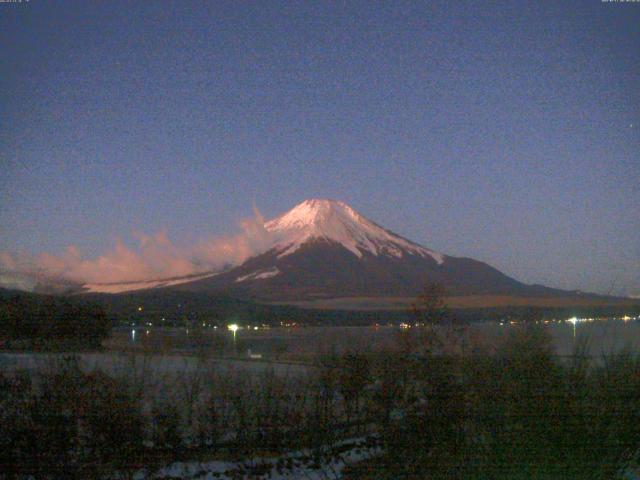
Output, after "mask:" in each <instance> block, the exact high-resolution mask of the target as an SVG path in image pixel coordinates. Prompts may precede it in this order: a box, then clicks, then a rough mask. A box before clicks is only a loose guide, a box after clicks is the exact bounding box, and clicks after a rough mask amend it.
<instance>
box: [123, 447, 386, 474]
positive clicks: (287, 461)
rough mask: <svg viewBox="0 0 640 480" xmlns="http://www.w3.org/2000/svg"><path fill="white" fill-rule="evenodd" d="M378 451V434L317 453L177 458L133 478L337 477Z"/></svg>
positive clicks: (379, 449) (300, 452)
mask: <svg viewBox="0 0 640 480" xmlns="http://www.w3.org/2000/svg"><path fill="white" fill-rule="evenodd" d="M314 453H315V454H314ZM380 453H382V450H381V448H380V445H379V441H378V439H377V438H375V437H373V436H371V437H366V438H365V437H360V438H354V439H349V440H344V441H342V442H339V443H336V444H334V445H333V446H331V447H330V448H327V449H325V451H324V452H321V453H319V454H318V452H313V451H311V450H301V451H297V452H291V453H288V454H285V455H283V456H280V457H268V458H267V457H258V458H253V459H250V460H246V461H242V462H229V461H214V462H177V463H173V464H171V465H169V466H167V467H165V468H162V469H161V470H160V471H158V472H156V473H154V474H151V475H149V474H146V473H145V472H139V473H138V474H136V476H135V477H134V478H135V479H136V480H147V479H148V480H150V479H167V480H168V479H185V480H213V479H217V480H227V479H228V480H231V479H237V478H252V479H263V480H267V479H268V480H285V479H287V480H292V479H297V478H304V479H309V480H316V479H317V480H321V479H323V480H326V479H339V478H342V472H343V470H344V469H345V468H346V467H347V466H349V465H354V464H356V463H358V462H361V461H363V460H367V459H369V458H372V457H374V456H376V455H379V454H380Z"/></svg>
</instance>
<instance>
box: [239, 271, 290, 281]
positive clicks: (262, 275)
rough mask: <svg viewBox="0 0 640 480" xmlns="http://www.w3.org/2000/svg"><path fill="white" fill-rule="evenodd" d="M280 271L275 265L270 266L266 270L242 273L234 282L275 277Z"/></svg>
mask: <svg viewBox="0 0 640 480" xmlns="http://www.w3.org/2000/svg"><path fill="white" fill-rule="evenodd" d="M279 273H280V270H278V269H277V268H276V267H274V268H270V269H268V270H258V271H255V272H253V273H249V274H248V275H242V276H241V277H238V278H236V283H238V282H244V281H246V280H263V279H265V278H271V277H275V276H276V275H278V274H279Z"/></svg>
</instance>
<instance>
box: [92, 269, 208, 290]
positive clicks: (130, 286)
mask: <svg viewBox="0 0 640 480" xmlns="http://www.w3.org/2000/svg"><path fill="white" fill-rule="evenodd" d="M216 275H218V273H203V274H201V275H189V276H188V277H179V278H175V277H174V278H165V279H158V280H142V281H139V282H119V283H85V284H84V285H83V287H84V288H85V290H84V291H83V293H123V292H132V291H135V290H145V289H147V288H162V287H170V286H171V285H180V284H181V283H187V282H194V281H196V280H201V279H203V278H209V277H214V276H216Z"/></svg>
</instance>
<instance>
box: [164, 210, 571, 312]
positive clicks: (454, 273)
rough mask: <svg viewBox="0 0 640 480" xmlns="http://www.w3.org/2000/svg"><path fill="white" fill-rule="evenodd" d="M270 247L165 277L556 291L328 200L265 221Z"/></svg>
mask: <svg viewBox="0 0 640 480" xmlns="http://www.w3.org/2000/svg"><path fill="white" fill-rule="evenodd" d="M264 228H265V230H266V231H267V232H268V235H269V236H270V238H271V244H270V247H269V248H268V249H267V250H266V251H264V252H263V253H261V254H259V255H257V256H254V257H251V258H249V259H247V260H246V261H245V262H244V263H242V264H241V265H239V266H237V267H235V268H232V269H231V270H228V271H226V272H223V273H220V274H217V275H213V276H208V277H206V278H202V279H198V280H195V281H187V282H185V283H180V284H177V285H173V286H171V287H167V288H172V289H178V290H187V291H195V292H208V291H226V292H231V293H238V294H242V295H247V296H249V297H252V298H256V299H260V300H269V301H296V300H313V299H327V298H338V297H398V296H403V297H407V296H415V295H416V294H417V293H418V292H420V291H421V289H422V288H423V287H424V285H425V284H426V283H440V284H442V285H443V286H444V287H445V288H446V290H447V293H448V294H449V295H525V296H538V297H539V296H557V295H562V294H564V295H566V294H568V293H570V292H564V291H561V290H555V289H551V288H547V287H543V286H540V285H526V284H524V283H521V282H519V281H517V280H515V279H513V278H511V277H509V276H507V275H505V274H503V273H502V272H500V271H498V270H497V269H495V268H493V267H491V266H490V265H487V264H486V263H483V262H480V261H477V260H473V259H471V258H460V257H453V256H449V255H445V254H443V253H439V252H436V251H434V250H431V249H429V248H426V247H423V246H421V245H418V244H417V243H414V242H412V241H410V240H407V239H406V238H403V237H401V236H400V235H397V234H395V233H393V232H391V231H389V230H387V229H385V228H383V227H381V226H380V225H378V224H376V223H374V222H373V221H371V220H369V219H367V218H365V217H364V216H362V215H361V214H359V213H358V212H357V211H355V210H354V209H353V208H351V207H350V206H349V205H347V204H345V203H343V202H340V201H335V200H317V199H313V200H306V201H304V202H302V203H300V204H299V205H297V206H295V207H294V208H293V209H292V210H290V211H288V212H286V213H284V214H282V215H280V216H278V217H276V218H274V219H273V220H270V221H267V222H265V224H264Z"/></svg>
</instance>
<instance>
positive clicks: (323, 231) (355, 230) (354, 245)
mask: <svg viewBox="0 0 640 480" xmlns="http://www.w3.org/2000/svg"><path fill="white" fill-rule="evenodd" d="M265 228H266V229H267V231H269V232H270V233H272V234H273V235H274V238H275V241H276V249H277V250H278V251H279V254H278V257H284V256H286V255H289V254H291V253H293V252H295V251H296V250H298V249H299V248H300V247H301V246H302V245H304V244H305V243H306V242H308V241H310V240H317V239H319V240H327V241H330V242H334V243H337V244H340V245H342V246H343V247H344V248H346V249H347V250H349V251H350V252H351V253H353V254H354V255H356V256H357V257H362V255H363V254H364V253H368V254H371V255H375V256H378V255H386V256H392V257H397V258H401V257H402V256H403V255H405V254H410V255H418V256H421V257H423V258H426V257H431V258H433V259H434V260H435V261H436V262H437V263H438V264H441V263H442V262H443V261H444V255H442V254H440V253H438V252H434V251H432V250H429V249H427V248H424V247H421V246H420V245H417V244H415V243H413V242H410V241H408V240H406V239H404V238H402V237H400V236H398V235H396V234H394V233H392V232H390V231H388V230H385V229H384V228H382V227H380V226H379V225H377V224H376V223H374V222H372V221H371V220H369V219H367V218H365V217H364V216H362V215H360V214H359V213H358V212H357V211H355V210H354V209H353V208H351V207H350V206H349V205H347V204H346V203H344V202H340V201H337V200H324V199H322V200H321V199H310V200H305V201H304V202H302V203H300V204H298V205H296V206H295V207H294V208H292V209H291V210H289V211H288V212H286V213H284V214H282V215H280V216H279V217H277V218H275V219H273V220H271V221H268V222H266V223H265Z"/></svg>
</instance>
